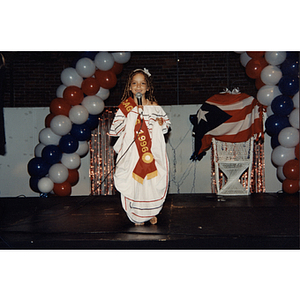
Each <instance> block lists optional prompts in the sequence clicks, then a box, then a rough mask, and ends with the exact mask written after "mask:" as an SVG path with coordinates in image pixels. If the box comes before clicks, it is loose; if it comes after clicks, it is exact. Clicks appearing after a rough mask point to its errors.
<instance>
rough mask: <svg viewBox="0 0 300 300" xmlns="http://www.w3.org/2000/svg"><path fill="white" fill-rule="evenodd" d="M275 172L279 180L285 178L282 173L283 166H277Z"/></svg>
mask: <svg viewBox="0 0 300 300" xmlns="http://www.w3.org/2000/svg"><path fill="white" fill-rule="evenodd" d="M276 174H277V178H278V179H279V181H281V182H283V181H284V180H285V179H286V177H285V176H284V174H283V166H279V167H277V170H276Z"/></svg>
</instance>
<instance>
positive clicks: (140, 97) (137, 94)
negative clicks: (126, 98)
mask: <svg viewBox="0 0 300 300" xmlns="http://www.w3.org/2000/svg"><path fill="white" fill-rule="evenodd" d="M135 97H136V98H137V100H138V105H142V97H143V95H142V93H136V94H135Z"/></svg>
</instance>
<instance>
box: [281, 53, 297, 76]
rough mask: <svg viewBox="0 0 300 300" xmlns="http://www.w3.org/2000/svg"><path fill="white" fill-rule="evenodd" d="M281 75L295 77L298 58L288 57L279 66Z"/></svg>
mask: <svg viewBox="0 0 300 300" xmlns="http://www.w3.org/2000/svg"><path fill="white" fill-rule="evenodd" d="M280 70H281V72H282V75H283V76H292V77H297V76H298V72H299V58H298V57H296V58H295V57H293V56H291V57H289V58H287V59H286V60H285V61H284V62H283V63H282V64H281V66H280Z"/></svg>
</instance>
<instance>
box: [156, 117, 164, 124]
mask: <svg viewBox="0 0 300 300" xmlns="http://www.w3.org/2000/svg"><path fill="white" fill-rule="evenodd" d="M156 121H157V122H158V124H159V125H160V126H162V125H163V123H164V121H163V118H156Z"/></svg>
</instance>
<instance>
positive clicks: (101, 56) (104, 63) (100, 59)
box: [94, 52, 115, 71]
mask: <svg viewBox="0 0 300 300" xmlns="http://www.w3.org/2000/svg"><path fill="white" fill-rule="evenodd" d="M94 61H95V65H96V66H97V68H98V69H99V70H101V71H108V70H110V69H111V68H112V67H113V65H114V63H115V60H114V57H113V56H112V54H110V53H108V52H99V53H98V54H97V55H96V56H95V60H94Z"/></svg>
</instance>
